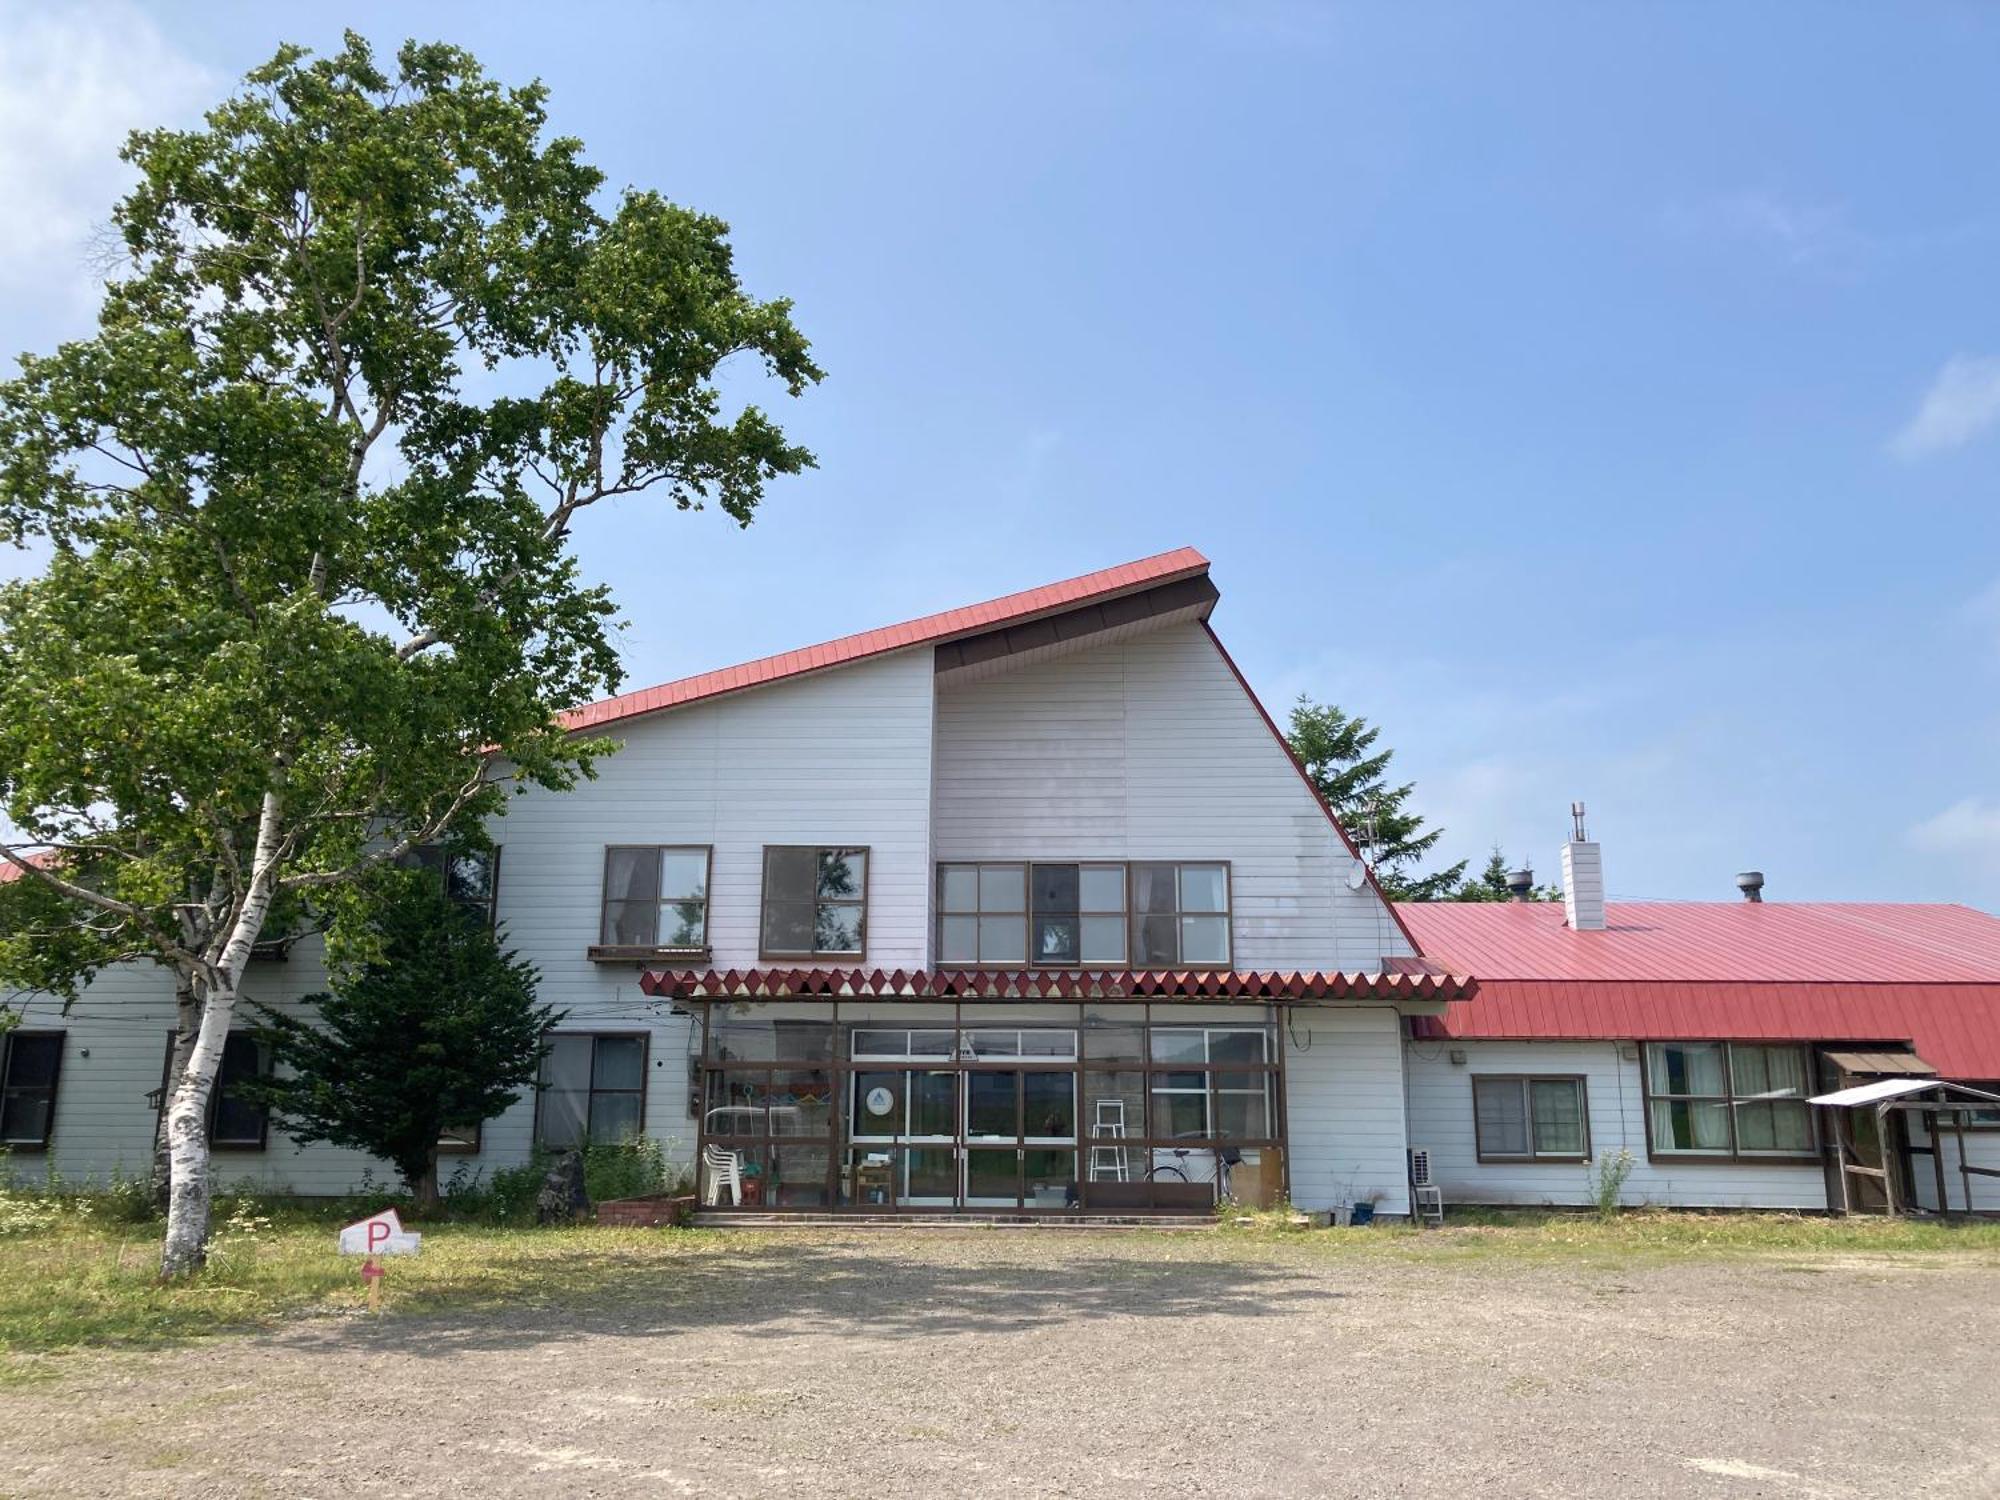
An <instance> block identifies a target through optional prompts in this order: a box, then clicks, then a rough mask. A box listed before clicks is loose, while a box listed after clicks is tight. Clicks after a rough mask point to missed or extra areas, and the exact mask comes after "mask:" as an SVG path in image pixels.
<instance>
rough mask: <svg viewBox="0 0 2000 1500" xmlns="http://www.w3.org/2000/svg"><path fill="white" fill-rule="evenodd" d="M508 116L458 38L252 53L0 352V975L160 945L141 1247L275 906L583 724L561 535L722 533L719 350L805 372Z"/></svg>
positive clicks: (782, 319) (197, 1134) (593, 598)
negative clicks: (661, 523) (98, 278)
mask: <svg viewBox="0 0 2000 1500" xmlns="http://www.w3.org/2000/svg"><path fill="white" fill-rule="evenodd" d="M546 127H547V122H546V115H545V95H544V91H543V89H542V88H541V87H540V86H539V85H529V86H526V87H519V88H506V87H502V86H500V85H499V84H497V83H495V82H493V81H491V80H489V79H487V78H486V77H485V76H484V75H483V74H482V72H481V70H480V68H479V66H478V64H477V63H476V61H475V60H474V59H473V58H472V57H470V56H469V55H467V54H466V53H465V52H463V51H460V50H458V49H456V48H452V47H448V46H442V45H416V44H410V45H406V46H404V47H403V48H402V49H401V50H400V51H399V52H398V53H397V55H396V58H395V60H394V62H393V64H387V63H378V61H377V59H376V58H375V56H374V55H373V53H372V52H371V50H370V48H369V47H368V45H367V44H366V43H365V42H364V41H363V40H362V39H361V38H359V37H357V36H354V35H352V34H350V35H349V36H348V37H347V38H346V39H345V42H344V44H343V47H342V49H341V50H340V51H339V53H338V54H336V55H333V56H329V57H324V58H315V57H313V56H311V55H309V54H308V53H307V52H305V51H304V50H303V49H300V48H295V47H287V48H284V49H282V50H281V51H279V53H278V54H277V55H276V57H274V58H273V60H272V61H271V62H270V63H269V64H268V65H266V66H264V67H262V68H260V69H258V70H257V71H255V72H254V73H251V74H250V75H249V76H248V78H247V79H246V81H245V84H244V86H243V87H242V89H241V90H240V91H239V92H237V93H236V94H235V95H234V96H233V97H231V98H229V99H227V100H225V101H224V102H222V103H221V104H220V105H218V106H217V107H216V108H215V109H214V110H213V111H211V112H210V113H209V114H208V115H207V116H206V119H205V123H204V125H203V126H202V127H201V128H199V129H194V130H185V131H177V130H158V131H151V132H140V133H137V134H135V135H133V136H132V137H131V139H130V140H129V142H128V144H127V146H126V148H125V151H124V156H125V159H126V160H127V161H128V162H129V163H130V164H131V165H132V166H133V167H134V168H135V169H136V171H137V174H138V185H137V186H136V187H135V188H134V189H133V190H132V191H131V193H130V194H129V195H128V196H126V197H125V198H124V199H123V200H122V201H121V202H120V203H119V204H118V205H117V206H116V208H115V210H114V212H113V217H112V230H113V233H114V234H115V236H116V240H117V244H118V254H119V263H118V265H117V268H116V269H115V270H114V271H113V272H112V274H111V277H110V279H109V280H108V284H107V286H106V289H105V293H104V298H103V304H102V307H101V309H100V313H99V318H98V324H97V329H96V332H95V334H94V335H93V336H92V337H89V338H86V339H82V340H80V341H78V342H75V343H70V344H66V345H63V346H62V347H60V348H58V349H57V350H56V351H55V352H54V353H52V354H48V355H46V356H37V355H30V356H24V357H23V358H22V360H21V365H20V373H19V375H18V376H17V377H16V378H14V379H12V380H10V381H8V382H6V383H5V384H4V385H0V542H9V543H13V544H15V545H17V546H18V545H26V546H29V547H32V548H33V549H34V556H35V558H36V559H37V562H38V563H39V559H41V558H43V557H45V558H46V559H47V561H46V565H45V566H40V567H39V571H37V572H34V573H32V574H31V576H28V577H26V578H24V579H23V580H21V581H19V582H15V583H11V584H7V585H4V586H0V811H4V813H5V815H6V818H7V819H8V820H9V821H11V823H12V824H13V826H14V828H15V829H16V830H18V832H17V833H16V834H15V835H12V836H9V837H7V838H5V839H4V840H0V862H4V863H5V864H7V865H9V866H11V867H12V871H13V873H14V876H15V878H13V879H12V880H9V881H7V882H6V883H5V884H4V885H0V989H5V988H7V987H10V986H26V987H33V988H40V989H50V990H54V991H57V992H59V993H63V994H66V995H74V993H75V992H76V990H77V988H78V987H79V986H80V985H82V984H84V983H86V982H87V981H88V979H89V978H90V976H91V975H92V974H94V973H95V972H97V971H98V970H99V969H101V968H102V967H103V966H104V965H106V964H110V963H116V962H130V961H138V960H150V961H152V962H155V963H158V964H160V965H162V966H164V967H165V969H167V970H168V971H170V973H171V975H172V976H173V978H174V981H175V984H176V987H177V989H178V991H179V993H180V994H181V995H182V996H183V998H184V1000H185V1002H186V1017H187V1020H186V1026H185V1028H184V1029H186V1030H187V1031H188V1032H189V1033H190V1035H189V1036H188V1038H187V1042H186V1046H185V1055H184V1061H183V1063H182V1065H181V1066H180V1067H179V1068H178V1069H177V1070H176V1076H175V1077H174V1079H173V1081H172V1084H171V1087H170V1091H169V1099H168V1104H167V1111H166V1119H167V1128H166V1134H167V1150H168V1154H169V1157H170V1163H171V1166H170V1177H171V1191H170V1202H169V1208H168V1216H167V1230H166V1239H165V1245H164V1249H163V1252H162V1269H163V1271H164V1272H165V1274H167V1275H169V1276H173V1275H181V1274H185V1273H187V1272H189V1271H191V1270H193V1269H195V1268H197V1267H198V1266H199V1265H200V1264H201V1263H202V1260H203V1253H204V1246H205V1243H206V1238H207V1230H208V1212H209V1196H210V1173H209V1153H208V1142H207V1139H206V1125H205V1122H206V1119H207V1109H208V1100H209V1095H210V1092H211V1090H212V1089H213V1087H214V1083H215V1077H216V1072H217V1069H218V1067H219V1066H220V1063H221V1058H222V1051H223V1044H224V1042H225V1041H226V1039H227V1037H228V1033H229V1028H230V1022H231V1019H232V1017H233V1016H235V1014H236V1012H237V1009H238V1004H239V999H240V996H241V993H242V984H243V976H244V971H245V967H246V965H247V963H248V961H249V959H250V956H251V952H252V949H253V948H254V947H255V945H256V944H257V943H258V942H259V940H260V938H262V937H264V936H265V935H266V933H267V932H268V931H270V930H272V923H273V914H274V912H278V913H282V912H283V911H284V909H286V908H294V909H296V908H302V907H316V908H321V909H325V908H337V907H338V905H339V903H340V901H341V900H342V899H343V893H344V892H346V891H348V890H350V889H351V888H353V887H354V886H355V885H356V883H357V882H360V881H362V880H364V879H366V878H367V877H368V876H369V874H370V872H371V871H372V870H373V869H374V868H375V867H377V866H379V865H381V864H384V863H386V862H389V861H393V860H397V859H399V858H400V857H402V856H403V855H405V854H406V853H407V852H408V851H410V850H411V849H413V848H415V847H417V846H419V845H423V844H426V843H429V842H432V841H435V840H439V839H442V838H445V837H447V836H449V835H452V834H453V833H454V831H456V830H462V829H464V828H466V827H468V826H474V825H478V824H480V823H482V822H483V821H484V820H486V819H488V818H490V817H492V816H493V815H495V814H498V813H500V812H502V811H503V810H504V803H505V801H506V797H507V794H508V792H509V791H510V790H520V789H524V788H525V787H526V786H528V785H531V784H532V785H536V786H541V787H548V788H557V789H560V788H564V787H567V786H570V785H572V784H573V783H574V782H575V781H576V779H577V778H578V777H580V776H584V775H588V774H589V772H590V769H591V764H592V761H593V759H594V758H595V757H596V756H598V755H600V754H602V753H603V752H604V751H605V750H606V749H607V748H608V747H607V746H606V745H604V744H603V743H602V742H597V741H591V740H586V739H581V738H578V737H575V736H571V735H569V734H566V733H565V732H564V731H563V728H562V726H561V723H560V721H559V717H558V716H559V714H560V712H561V711H562V710H563V709H564V708H566V707H569V706H572V705H575V704H577V703H579V702H582V701H585V700H588V699H590V698H594V697H598V696H601V695H603V694H604V693H606V692H608V691H612V690H615V688H616V686H617V683H618V677H619V672H618V662H617V658H616V654H615V652H614V650H613V646H612V642H611V635H610V632H611V629H612V627H613V624H614V620H613V606H612V603H611V601H610V599H609V598H608V597H607V596H606V593H605V591H604V590H603V589H602V588H601V587H597V586H593V585H592V584H590V583H589V582H588V581H586V580H585V579H584V578H583V576H582V575H581V573H580V571H579V568H578V566H577V563H576V561H575V559H574V558H573V556H572V555H571V554H570V553H569V551H568V549H567V541H568V538H569V536H570V533H571V530H572V528H573V527H575V526H576V525H577V524H578V523H579V522H580V521H581V520H582V519H583V518H584V516H585V513H586V512H588V511H590V510H591V508H592V507H595V506H598V505H600V504H602V503H603V502H606V501H611V500H613V499H614V498H615V497H635V496H642V495H643V496H645V497H647V500H648V501H649V502H650V503H652V504H656V505H659V504H664V505H669V506H676V507H679V508H681V509H687V508H691V507H696V506H700V505H702V504H704V503H711V504H714V505H717V506H719V507H720V508H721V509H722V510H723V511H725V512H726V513H727V514H728V515H729V516H730V517H732V518H734V519H735V520H736V521H737V522H739V523H742V524H748V523H749V521H750V519H751V517H752V514H753V512H754V510H755V508H756V506H757V503H758V501H759V499H760V497H761V496H762V494H763V492H764V488H765V486H766V484H767V483H768V482H769V481H771V480H772V479H774V478H775V477H776V476H779V475H784V474H792V473H796V472H798V471H799V470H801V469H803V468H805V467H807V466H808V465H810V464H811V463H812V457H811V455H810V454H809V453H807V452H806V451H805V450H804V449H803V448H801V447H798V446H796V445H794V444H792V443H790V442H788V441H787V440H786V438H785V436H784V434H783V433H782V432H781V431H780V429H779V428H778V427H777V426H776V425H775V424H774V423H773V422H772V421H771V420H770V419H769V418H768V417H767V416H766V415H765V413H764V412H763V411H762V410H760V409H759V408H758V407H756V406H755V405H747V404H746V405H738V404H737V403H735V402H725V399H724V394H723V391H722V389H721V386H720V385H719V383H718V371H719V370H720V368H721V367H722V366H723V364H724V362H725V361H727V360H730V359H731V358H732V356H744V357H745V358H744V359H742V360H740V361H738V364H739V365H740V366H741V367H742V368H743V371H744V373H745V377H746V378H750V377H755V378H759V379H764V380H768V381H773V382H775V384H776V385H777V386H778V387H780V388H782V389H783V390H784V391H785V392H787V393H788V394H790V395H793V396H796V395H798V394H800V393H801V392H802V391H803V390H804V389H805V387H806V386H807V385H809V384H810V383H812V382H814V381H816V380H818V379H819V376H820V372H819V370H818V369H817V368H816V367H815V365H814V364H813V362H812V359H811V354H810V350H809V348H808V346H807V343H806V341H805V339H804V338H803V337H802V336H801V335H800V334H799V332H798V331H797V329H796V328H795V327H794V326H793V323H792V319H791V309H790V304H789V303H787V302H785V301H782V300H777V301H759V300H756V299H754V298H752V297H751V296H749V295H748V294H747V293H746V292H745V291H744V289H743V287H742V286H741V284H740V282H739V279H738V276H737V274H736V271H735V268H734V266H733V264H732V259H731V252H730V248H729V245H728V241H727V226H726V225H724V224H722V223H720V222H719V221H717V220H716V219H713V218H710V217H707V216H704V215H701V214H698V213H695V212H691V211H689V210H687V209H685V208H682V207H678V206H676V205H675V204H673V203H670V202H669V201H667V200H666V199H665V198H663V197H661V196H660V195H658V194H657V193H654V192H650V191H641V190H629V189H628V190H626V191H625V192H623V193H622V194H620V195H617V196H615V197H613V196H611V195H609V194H607V193H606V192H605V190H604V183H603V179H602V176H601V174H599V173H598V172H597V171H596V170H594V169H593V168H591V167H590V166H589V165H588V164H587V163H586V162H585V160H584V157H583V149H582V146H581V144H580V143H579V142H577V141H575V140H573V139H569V138H566V137H561V136H552V135H550V134H549V132H548V130H547V128H546ZM723 378H725V379H727V378H728V377H727V374H725V376H724V377H723ZM731 388H732V390H733V389H736V386H735V384H734V382H733V381H732V382H731ZM626 503H627V504H631V503H637V502H635V501H632V500H631V499H629V498H628V499H627V501H626Z"/></svg>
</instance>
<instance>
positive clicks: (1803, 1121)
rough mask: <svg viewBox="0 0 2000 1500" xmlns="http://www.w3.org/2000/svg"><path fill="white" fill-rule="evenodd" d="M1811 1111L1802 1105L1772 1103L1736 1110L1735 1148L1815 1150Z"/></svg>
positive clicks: (1744, 1105) (1773, 1101)
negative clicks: (1809, 1113) (1808, 1112)
mask: <svg viewBox="0 0 2000 1500" xmlns="http://www.w3.org/2000/svg"><path fill="white" fill-rule="evenodd" d="M1809 1108H1810V1106H1808V1105H1807V1104H1805V1103H1804V1102H1803V1101H1798V1102H1790V1101H1782V1100H1772V1101H1769V1102H1762V1101H1759V1102H1753V1103H1748V1104H1739V1105H1737V1106H1736V1148H1737V1149H1738V1150H1739V1151H1793V1152H1806V1151H1810V1150H1811V1149H1812V1121H1811V1119H1810V1118H1809V1116H1808V1114H1807V1110H1808V1109H1809Z"/></svg>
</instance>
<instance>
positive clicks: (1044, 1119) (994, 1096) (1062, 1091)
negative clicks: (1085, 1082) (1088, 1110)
mask: <svg viewBox="0 0 2000 1500" xmlns="http://www.w3.org/2000/svg"><path fill="white" fill-rule="evenodd" d="M965 1084H966V1088H965V1203H966V1206H967V1207H969V1208H1018V1207H1026V1208H1058V1209H1059V1208H1066V1207H1068V1206H1069V1205H1070V1204H1071V1203H1073V1202H1075V1201H1076V1074H1075V1072H1074V1071H1073V1070H1071V1069H1068V1068H1061V1069H1057V1068H1001V1069H980V1070H976V1071H973V1072H968V1073H967V1074H966V1075H965Z"/></svg>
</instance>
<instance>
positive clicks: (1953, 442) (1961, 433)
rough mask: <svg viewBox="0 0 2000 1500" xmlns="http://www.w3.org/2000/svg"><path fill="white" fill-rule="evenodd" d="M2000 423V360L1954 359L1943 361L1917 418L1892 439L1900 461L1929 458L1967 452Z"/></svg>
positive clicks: (1980, 357) (1988, 357)
mask: <svg viewBox="0 0 2000 1500" xmlns="http://www.w3.org/2000/svg"><path fill="white" fill-rule="evenodd" d="M1995 422H2000V358H1995V357H1994V356H1992V355H1986V354H1980V355H1974V354H1954V355H1953V356H1952V357H1951V358H1950V359H1948V360H1946V361H1945V362H1944V368H1943V369H1942V370H1939V371H1938V374H1937V379H1935V380H1933V381H1932V382H1931V388H1930V389H1929V390H1928V391H1926V392H1924V399H1923V402H1922V404H1921V405H1919V406H1918V407H1917V413H1916V415H1915V416H1913V417H1911V418H1910V420H1909V422H1908V423H1907V424H1905V426H1904V427H1903V430H1902V431H1901V432H1899V433H1897V434H1896V435H1895V437H1894V438H1892V439H1890V442H1889V451H1890V452H1892V453H1894V454H1895V455H1896V456H1897V457H1899V458H1911V459H1915V458H1925V457H1928V456H1929V455H1931V454H1933V453H1942V452H1944V451H1945V450H1946V449H1948V448H1958V447H1962V446H1963V445H1964V444H1966V443H1969V442H1971V441H1972V440H1973V439H1974V438H1976V437H1978V436H1979V435H1980V434H1981V433H1983V432H1985V431H1986V430H1987V428H1989V427H1991V426H1993V424H1994V423H1995Z"/></svg>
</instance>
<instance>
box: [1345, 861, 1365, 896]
mask: <svg viewBox="0 0 2000 1500" xmlns="http://www.w3.org/2000/svg"><path fill="white" fill-rule="evenodd" d="M1366 884H1368V865H1367V863H1366V862H1365V861H1363V860H1359V859H1357V860H1355V861H1354V863H1353V864H1351V865H1349V866H1348V867H1347V888H1348V889H1349V890H1350V891H1358V890H1360V889H1361V888H1362V887H1363V886H1364V885H1366Z"/></svg>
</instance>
